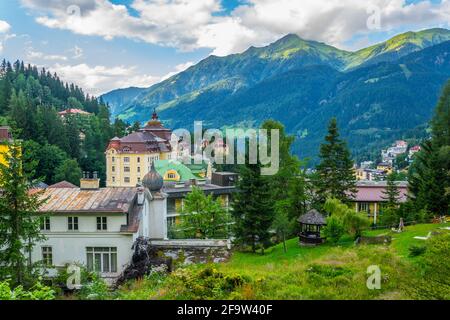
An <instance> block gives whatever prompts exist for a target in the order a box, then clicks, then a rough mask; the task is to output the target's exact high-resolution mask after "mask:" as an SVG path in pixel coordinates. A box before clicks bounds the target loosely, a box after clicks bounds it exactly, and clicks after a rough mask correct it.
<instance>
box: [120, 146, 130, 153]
mask: <svg viewBox="0 0 450 320" xmlns="http://www.w3.org/2000/svg"><path fill="white" fill-rule="evenodd" d="M122 150H123V152H130V151H131V149H130V148H129V147H125V148H123V149H122Z"/></svg>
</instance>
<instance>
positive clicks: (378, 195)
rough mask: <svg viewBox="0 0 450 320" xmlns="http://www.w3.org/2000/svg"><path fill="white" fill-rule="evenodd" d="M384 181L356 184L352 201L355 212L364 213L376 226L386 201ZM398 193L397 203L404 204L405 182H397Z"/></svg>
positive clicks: (405, 196) (405, 195) (385, 183)
mask: <svg viewBox="0 0 450 320" xmlns="http://www.w3.org/2000/svg"><path fill="white" fill-rule="evenodd" d="M386 187H387V182H386V181H376V182H375V181H364V182H363V181H359V182H357V184H356V190H357V192H356V194H355V197H354V199H353V202H354V206H355V210H356V211H357V212H364V213H366V214H367V217H368V218H369V219H370V220H371V222H372V223H373V224H377V222H378V220H379V217H380V215H382V214H383V206H384V203H386V201H387V199H385V198H386V195H385V194H384V192H385V191H386ZM397 187H398V190H399V191H400V199H399V202H405V201H406V199H407V194H408V184H407V182H397Z"/></svg>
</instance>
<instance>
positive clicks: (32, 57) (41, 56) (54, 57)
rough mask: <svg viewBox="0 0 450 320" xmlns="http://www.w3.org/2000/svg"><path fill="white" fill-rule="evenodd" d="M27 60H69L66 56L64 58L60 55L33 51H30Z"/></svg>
mask: <svg viewBox="0 0 450 320" xmlns="http://www.w3.org/2000/svg"><path fill="white" fill-rule="evenodd" d="M27 58H28V59H30V60H35V59H42V60H47V61H56V60H61V61H66V60H67V57H66V56H62V55H58V54H45V53H43V52H39V51H33V50H30V51H28V53H27Z"/></svg>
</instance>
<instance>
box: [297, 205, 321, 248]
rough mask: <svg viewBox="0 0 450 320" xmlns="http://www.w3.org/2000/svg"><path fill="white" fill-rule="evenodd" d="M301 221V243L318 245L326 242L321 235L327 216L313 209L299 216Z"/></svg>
mask: <svg viewBox="0 0 450 320" xmlns="http://www.w3.org/2000/svg"><path fill="white" fill-rule="evenodd" d="M298 222H299V223H300V233H299V238H300V244H304V245H317V244H321V243H323V242H325V238H322V237H321V236H320V229H321V228H322V227H323V226H325V225H326V222H325V217H324V216H323V215H322V214H320V213H319V212H318V211H317V210H315V209H313V210H310V211H308V213H305V214H304V215H302V216H301V217H300V218H298Z"/></svg>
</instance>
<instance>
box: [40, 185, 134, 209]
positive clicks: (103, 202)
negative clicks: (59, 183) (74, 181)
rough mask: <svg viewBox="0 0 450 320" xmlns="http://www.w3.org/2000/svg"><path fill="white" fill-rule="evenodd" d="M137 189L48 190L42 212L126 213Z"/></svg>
mask: <svg viewBox="0 0 450 320" xmlns="http://www.w3.org/2000/svg"><path fill="white" fill-rule="evenodd" d="M135 194H136V188H102V189H98V190H81V189H80V188H56V189H46V190H45V191H44V192H43V194H42V198H44V199H47V201H46V203H45V204H44V205H43V206H42V207H41V208H40V211H41V212H59V213H66V212H67V213H71V212H80V213H81V212H86V213H89V212H93V213H98V212H105V213H106V212H108V213H109V212H110V213H113V212H119V213H126V212H128V209H129V208H130V206H131V205H132V201H133V199H134V196H135Z"/></svg>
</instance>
